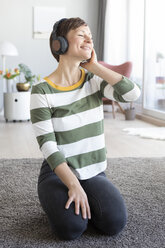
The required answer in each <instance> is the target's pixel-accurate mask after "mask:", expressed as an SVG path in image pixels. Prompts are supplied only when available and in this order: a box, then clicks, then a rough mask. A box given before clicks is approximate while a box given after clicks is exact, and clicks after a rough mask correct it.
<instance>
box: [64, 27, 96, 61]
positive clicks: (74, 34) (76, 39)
mask: <svg viewBox="0 0 165 248" xmlns="http://www.w3.org/2000/svg"><path fill="white" fill-rule="evenodd" d="M66 37H67V40H68V42H69V48H68V51H67V53H66V55H69V56H72V57H75V58H77V60H80V61H82V60H87V59H90V58H91V53H92V49H93V40H92V34H91V31H90V29H89V27H88V26H84V25H83V26H80V27H79V28H76V29H74V30H70V31H69V32H68V34H67V36H66Z"/></svg>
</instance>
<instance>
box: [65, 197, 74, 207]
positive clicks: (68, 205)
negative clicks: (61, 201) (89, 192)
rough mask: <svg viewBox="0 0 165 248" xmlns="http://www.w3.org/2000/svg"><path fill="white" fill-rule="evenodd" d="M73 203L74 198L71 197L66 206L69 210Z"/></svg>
mask: <svg viewBox="0 0 165 248" xmlns="http://www.w3.org/2000/svg"><path fill="white" fill-rule="evenodd" d="M72 202H73V198H72V197H70V198H69V199H68V201H67V203H66V205H65V208H66V209H68V208H69V207H70V204H71V203H72Z"/></svg>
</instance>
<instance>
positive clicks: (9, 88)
mask: <svg viewBox="0 0 165 248" xmlns="http://www.w3.org/2000/svg"><path fill="white" fill-rule="evenodd" d="M13 85H14V81H13V79H7V82H6V90H7V93H11V92H13Z"/></svg>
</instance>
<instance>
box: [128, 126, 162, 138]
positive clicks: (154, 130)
mask: <svg viewBox="0 0 165 248" xmlns="http://www.w3.org/2000/svg"><path fill="white" fill-rule="evenodd" d="M123 131H125V132H128V134H131V135H139V136H140V137H142V138H147V139H157V140H165V127H145V128H141V127H139V128H124V129H123Z"/></svg>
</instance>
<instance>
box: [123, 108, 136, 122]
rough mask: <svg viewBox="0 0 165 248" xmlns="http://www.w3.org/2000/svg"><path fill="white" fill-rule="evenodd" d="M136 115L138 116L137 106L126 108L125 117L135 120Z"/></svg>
mask: <svg viewBox="0 0 165 248" xmlns="http://www.w3.org/2000/svg"><path fill="white" fill-rule="evenodd" d="M135 116H136V110H135V108H131V109H126V110H125V119H126V120H135Z"/></svg>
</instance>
